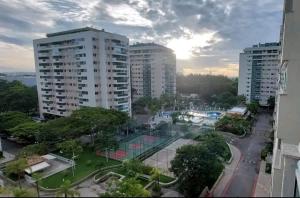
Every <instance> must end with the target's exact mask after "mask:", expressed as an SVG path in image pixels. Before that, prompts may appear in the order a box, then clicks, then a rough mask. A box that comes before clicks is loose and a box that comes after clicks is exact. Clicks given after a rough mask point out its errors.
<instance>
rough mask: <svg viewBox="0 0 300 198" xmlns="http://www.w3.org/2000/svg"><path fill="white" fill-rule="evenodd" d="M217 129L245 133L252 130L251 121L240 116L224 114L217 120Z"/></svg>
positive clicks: (236, 133)
mask: <svg viewBox="0 0 300 198" xmlns="http://www.w3.org/2000/svg"><path fill="white" fill-rule="evenodd" d="M215 128H216V130H218V131H224V132H229V133H233V134H235V135H243V134H245V133H247V132H249V131H250V129H251V122H250V121H249V120H246V119H244V118H242V117H240V116H224V117H223V118H221V119H220V120H218V121H217V123H216V125H215Z"/></svg>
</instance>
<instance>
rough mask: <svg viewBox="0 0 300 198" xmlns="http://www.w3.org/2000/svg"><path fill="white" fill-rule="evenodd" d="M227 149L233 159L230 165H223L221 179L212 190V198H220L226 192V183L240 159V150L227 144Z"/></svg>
mask: <svg viewBox="0 0 300 198" xmlns="http://www.w3.org/2000/svg"><path fill="white" fill-rule="evenodd" d="M229 147H230V150H231V152H232V154H233V158H232V161H231V163H230V164H228V165H225V169H224V174H223V177H222V179H221V180H220V182H219V183H218V184H217V186H216V188H215V189H214V190H213V196H214V197H222V195H223V192H224V191H225V190H226V188H228V183H229V182H230V180H231V179H232V176H233V174H234V171H235V170H236V168H237V166H238V164H239V162H240V159H241V152H240V150H239V149H238V148H236V147H235V146H233V145H231V144H229Z"/></svg>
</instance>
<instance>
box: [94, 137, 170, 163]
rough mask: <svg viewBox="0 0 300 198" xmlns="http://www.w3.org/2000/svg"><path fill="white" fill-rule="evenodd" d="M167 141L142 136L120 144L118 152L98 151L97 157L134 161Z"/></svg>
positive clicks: (163, 138)
mask: <svg viewBox="0 0 300 198" xmlns="http://www.w3.org/2000/svg"><path fill="white" fill-rule="evenodd" d="M166 140H167V138H166V137H158V136H152V135H140V136H137V137H135V138H133V139H130V140H127V141H124V142H120V144H119V148H118V149H117V150H108V151H97V155H101V156H107V157H108V158H111V159H115V160H125V159H132V158H134V157H136V156H139V155H140V154H142V153H144V152H146V151H147V150H149V149H151V148H153V147H155V146H157V145H159V144H161V143H163V142H165V141H166Z"/></svg>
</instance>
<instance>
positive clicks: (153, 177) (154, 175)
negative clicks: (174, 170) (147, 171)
mask: <svg viewBox="0 0 300 198" xmlns="http://www.w3.org/2000/svg"><path fill="white" fill-rule="evenodd" d="M160 175H161V172H160V170H159V169H157V168H153V169H152V171H151V181H154V186H153V188H152V190H153V191H154V192H155V193H157V194H158V195H159V196H160V195H161V188H160V184H159V182H160V181H159V180H160ZM154 197H155V196H154Z"/></svg>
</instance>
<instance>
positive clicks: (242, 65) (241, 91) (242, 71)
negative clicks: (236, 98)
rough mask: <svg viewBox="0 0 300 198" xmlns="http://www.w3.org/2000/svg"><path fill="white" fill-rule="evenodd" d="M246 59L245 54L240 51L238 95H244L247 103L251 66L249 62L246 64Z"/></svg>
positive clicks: (249, 92) (249, 91)
mask: <svg viewBox="0 0 300 198" xmlns="http://www.w3.org/2000/svg"><path fill="white" fill-rule="evenodd" d="M247 60H248V59H247V54H244V53H240V59H239V82H238V95H243V96H245V97H246V102H247V103H249V102H250V94H251V72H252V67H251V65H250V64H248V61H247Z"/></svg>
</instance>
